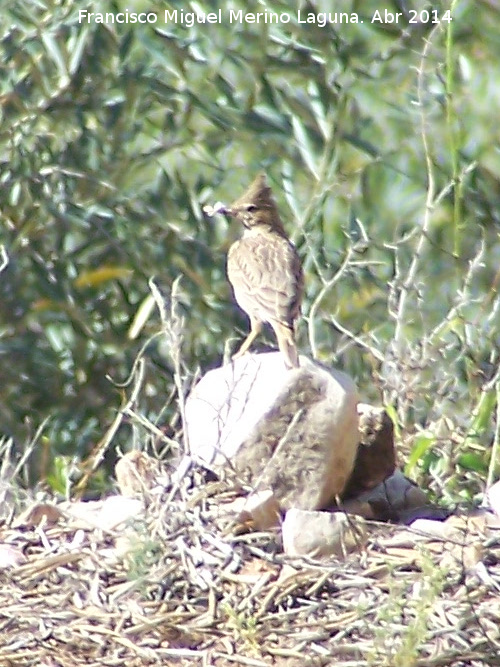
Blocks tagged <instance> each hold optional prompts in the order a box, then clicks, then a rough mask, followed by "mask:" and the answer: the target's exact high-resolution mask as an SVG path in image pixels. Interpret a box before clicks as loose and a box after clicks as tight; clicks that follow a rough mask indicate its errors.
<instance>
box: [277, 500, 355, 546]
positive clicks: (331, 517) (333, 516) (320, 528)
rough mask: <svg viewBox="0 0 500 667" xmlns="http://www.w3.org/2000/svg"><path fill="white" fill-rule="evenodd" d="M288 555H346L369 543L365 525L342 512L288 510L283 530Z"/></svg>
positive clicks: (284, 544)
mask: <svg viewBox="0 0 500 667" xmlns="http://www.w3.org/2000/svg"><path fill="white" fill-rule="evenodd" d="M282 532H283V549H284V551H285V553H286V554H287V555H288V556H309V557H310V558H322V557H325V556H332V555H335V556H345V555H346V554H347V553H349V552H352V551H358V550H360V548H361V546H362V545H363V544H364V542H365V530H364V524H363V523H362V522H361V520H360V519H354V520H353V519H352V518H351V517H347V516H346V515H345V514H342V513H340V512H333V513H332V512H311V511H305V510H299V509H296V508H292V509H290V510H288V512H287V513H286V516H285V520H284V522H283V527H282Z"/></svg>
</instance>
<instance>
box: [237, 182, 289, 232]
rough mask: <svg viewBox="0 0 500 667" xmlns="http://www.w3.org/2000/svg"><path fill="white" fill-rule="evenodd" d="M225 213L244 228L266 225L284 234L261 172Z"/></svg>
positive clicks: (269, 190)
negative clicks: (235, 219)
mask: <svg viewBox="0 0 500 667" xmlns="http://www.w3.org/2000/svg"><path fill="white" fill-rule="evenodd" d="M225 212H226V213H228V214H229V215H232V216H234V217H235V218H237V219H238V220H240V222H242V223H243V225H245V227H248V228H249V227H255V226H257V225H268V226H270V227H271V228H272V229H274V230H275V231H278V232H280V233H281V234H284V233H285V230H284V228H283V223H282V222H281V219H280V216H279V213H278V207H277V206H276V202H275V201H274V198H273V195H272V191H271V188H270V187H269V185H268V184H267V180H266V175H265V174H264V173H263V172H261V173H260V174H258V175H257V177H256V178H255V179H254V180H253V182H252V183H251V184H250V185H249V187H248V188H247V190H246V191H245V192H244V193H243V194H242V195H241V197H238V199H237V200H236V201H234V202H233V203H232V204H231V206H229V207H228V208H227V209H226V211H225Z"/></svg>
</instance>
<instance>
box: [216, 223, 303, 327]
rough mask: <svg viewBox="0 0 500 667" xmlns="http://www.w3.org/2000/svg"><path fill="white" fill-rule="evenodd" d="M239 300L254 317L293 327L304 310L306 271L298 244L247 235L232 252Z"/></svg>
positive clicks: (233, 280) (230, 272)
mask: <svg viewBox="0 0 500 667" xmlns="http://www.w3.org/2000/svg"><path fill="white" fill-rule="evenodd" d="M227 274H228V278H229V281H230V283H231V285H232V286H233V290H234V295H235V298H236V301H237V302H238V304H239V305H240V307H241V308H243V310H244V311H245V312H246V313H247V314H248V315H250V316H252V317H254V318H256V319H258V320H260V321H264V322H273V321H275V322H280V323H282V324H285V325H286V326H287V327H289V328H292V327H293V322H294V320H295V319H296V318H297V317H298V315H299V313H300V304H301V300H302V291H303V274H302V267H301V263H300V259H299V257H298V255H297V252H296V250H295V247H294V246H293V245H292V244H291V243H290V242H289V241H288V240H287V239H286V238H283V237H282V236H279V235H276V234H272V235H271V234H269V235H267V234H266V235H264V234H257V235H255V236H249V237H243V238H242V239H240V240H239V241H236V243H234V244H233V245H232V246H231V248H230V250H229V253H228V260H227Z"/></svg>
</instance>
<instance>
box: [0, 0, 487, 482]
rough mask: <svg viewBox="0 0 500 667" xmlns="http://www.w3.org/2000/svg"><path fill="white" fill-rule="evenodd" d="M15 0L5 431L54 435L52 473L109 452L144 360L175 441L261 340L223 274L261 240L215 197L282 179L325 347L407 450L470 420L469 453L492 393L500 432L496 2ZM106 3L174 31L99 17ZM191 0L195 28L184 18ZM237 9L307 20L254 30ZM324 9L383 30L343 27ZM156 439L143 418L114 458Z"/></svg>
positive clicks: (6, 130) (8, 144) (7, 122)
mask: <svg viewBox="0 0 500 667" xmlns="http://www.w3.org/2000/svg"><path fill="white" fill-rule="evenodd" d="M5 4H6V7H5V8H3V9H2V12H1V15H0V114H1V116H0V208H1V227H0V229H1V231H0V234H1V237H0V244H1V246H2V250H3V255H2V259H3V262H2V263H3V271H2V272H1V273H0V362H1V371H0V373H1V382H0V392H1V393H0V399H1V400H0V416H1V423H0V430H1V432H3V433H5V434H7V435H12V436H14V438H15V440H16V442H18V443H19V444H22V443H23V442H26V441H28V440H29V439H30V438H33V434H34V432H35V431H36V429H37V428H38V427H39V426H40V424H42V423H43V433H42V438H41V439H40V446H41V449H43V450H44V451H45V452H46V453H47V457H46V458H47V461H49V462H50V460H51V458H52V457H53V455H54V453H56V452H59V453H61V452H62V453H65V454H71V455H74V456H76V457H78V458H80V457H83V456H85V455H86V454H87V453H88V452H89V451H90V449H91V448H92V447H93V446H94V445H95V444H96V443H97V442H99V440H100V439H101V438H102V437H103V434H104V433H105V432H106V430H107V429H108V427H109V425H110V424H111V423H112V422H113V420H114V419H115V417H116V414H117V413H118V411H119V410H120V408H121V406H122V405H123V403H124V401H126V400H127V397H128V396H129V392H130V387H128V386H123V383H124V382H125V381H126V380H127V378H128V376H129V374H130V373H131V370H132V368H133V364H134V359H136V357H137V355H138V354H139V353H141V355H142V356H144V358H145V359H146V365H145V367H144V368H145V370H144V376H143V377H142V380H141V382H142V384H141V390H140V391H139V392H138V394H137V397H136V400H135V403H134V409H135V410H136V412H137V413H138V414H139V413H140V414H142V415H143V416H145V417H146V418H147V419H148V420H149V422H150V423H151V424H156V425H157V426H158V428H159V429H163V431H165V430H168V429H167V426H168V424H170V425H172V426H173V427H174V431H175V428H177V426H178V425H179V420H178V419H177V417H176V414H177V411H178V407H177V397H176V394H177V393H178V391H179V390H180V391H186V390H187V389H188V387H189V382H190V378H192V377H193V376H194V374H195V373H196V372H197V371H204V370H206V369H207V368H209V367H212V366H214V365H217V364H219V363H220V362H221V360H222V357H223V354H224V351H225V350H226V348H227V349H231V348H234V347H235V345H236V338H238V337H240V336H241V335H243V333H244V331H245V329H246V326H247V323H246V321H245V318H244V316H243V315H242V314H241V313H240V311H239V310H238V309H237V307H236V306H235V304H234V302H233V299H232V296H231V292H230V289H229V287H228V285H227V281H226V278H225V266H224V265H225V253H226V251H227V248H228V245H229V244H230V243H231V241H232V240H234V238H236V236H237V234H238V231H239V230H237V229H235V228H234V225H232V224H231V223H230V222H229V221H226V220H225V219H224V218H223V217H221V216H219V217H216V218H214V219H208V218H207V217H206V216H205V215H204V213H203V205H204V204H206V203H214V202H215V201H216V200H222V201H225V202H230V201H231V200H232V199H233V198H234V197H236V196H238V195H239V194H240V193H241V192H242V191H243V189H244V188H245V187H246V186H247V185H248V183H249V182H250V180H251V179H253V177H254V176H255V174H256V173H257V172H258V171H262V170H263V171H265V172H266V173H267V175H268V179H269V182H270V184H271V186H272V188H273V191H274V193H275V197H276V199H277V201H278V204H279V207H280V210H281V212H282V215H283V218H284V220H285V224H286V226H287V229H288V230H289V232H290V234H291V236H292V238H293V240H294V242H295V243H296V245H297V248H298V250H299V253H300V255H301V257H302V259H303V263H304V267H305V273H306V294H305V298H304V306H303V315H304V317H303V319H302V321H301V322H300V324H299V328H298V340H299V346H300V348H301V350H302V351H303V352H304V353H306V354H310V355H313V356H314V357H315V358H317V359H319V360H320V361H322V362H324V363H326V364H330V365H331V364H333V365H337V366H340V367H342V368H344V370H346V371H347V372H349V373H351V374H352V375H353V376H354V377H355V378H356V380H357V382H358V385H359V387H360V394H361V396H362V397H363V398H365V399H367V400H372V401H377V402H382V403H384V404H385V405H387V406H388V408H389V409H391V411H392V412H391V414H392V415H393V417H394V419H395V421H396V422H397V424H398V425H399V426H400V428H401V434H402V435H404V434H406V433H408V434H410V433H414V432H415V429H416V427H417V426H419V427H420V428H427V427H429V425H431V424H432V423H433V422H435V421H436V420H437V419H438V418H439V417H446V418H447V419H448V420H449V421H450V422H451V423H452V424H453V428H452V429H451V430H452V431H453V433H454V435H453V438H455V440H453V443H454V445H456V444H457V443H456V432H459V433H460V434H461V435H462V436H463V438H462V440H461V443H458V445H457V446H458V447H459V448H460V447H462V449H463V447H467V446H468V445H464V443H465V442H466V440H467V438H466V436H467V435H469V436H470V433H471V429H472V426H473V423H472V417H471V415H473V416H475V417H477V415H478V411H479V408H480V407H481V406H482V405H483V403H482V401H484V400H485V397H488V398H489V401H487V403H488V406H489V407H488V410H487V413H486V417H487V418H486V419H485V418H484V416H485V413H483V414H482V416H483V423H482V427H481V428H482V430H481V429H480V433H479V432H478V437H479V438H480V437H483V445H485V444H488V443H489V442H490V441H491V439H492V438H493V432H494V426H493V419H488V417H492V416H493V414H494V405H495V400H494V399H492V398H491V397H492V395H493V394H492V392H493V393H494V389H495V386H496V385H495V369H496V366H497V362H498V345H499V325H498V305H499V302H498V296H497V286H498V281H499V277H500V274H499V273H498V264H499V261H498V260H499V255H500V244H499V241H498V231H499V215H500V213H499V211H500V201H499V200H500V151H499V138H500V137H499V132H500V130H499V129H498V127H499V126H498V122H497V115H498V114H497V113H496V111H495V109H498V105H499V103H500V99H499V98H500V92H499V91H500V81H499V79H500V67H499V65H500V62H499V61H500V57H499V54H500V49H499V37H498V35H499V34H500V22H499V20H498V16H497V13H496V10H495V7H494V4H493V3H490V2H487V1H486V0H485V1H482V2H473V1H472V0H470V1H467V0H456V1H448V0H442V1H436V2H435V3H434V5H433V6H432V7H430V6H428V5H426V4H425V3H423V2H418V1H414V2H409V3H408V2H404V3H403V2H398V1H397V0H394V1H389V2H387V3H384V7H381V5H380V3H379V2H376V1H375V0H369V1H367V2H366V1H365V2H361V1H360V0H358V1H356V0H352V1H350V0H341V1H340V2H336V3H331V2H327V0H317V1H311V2H297V3H295V2H293V0H292V1H290V0H289V1H288V2H283V1H281V0H277V1H276V2H272V3H270V2H267V0H262V2H250V3H244V2H243V1H242V0H232V1H231V2H227V3H225V2H224V3H223V2H208V0H207V1H206V2H205V1H204V0H200V1H199V2H193V3H189V4H186V3H176V2H173V3H166V2H161V1H159V0H157V1H156V2H150V3H145V2H140V1H139V0H137V1H135V2H132V1H130V2H127V3H125V2H118V1H116V2H111V1H109V0H90V1H87V2H82V1H80V0H52V1H51V0H36V2H33V0H7V1H6V3H5ZM332 5H335V11H334V12H332V8H331V6H332ZM219 8H220V10H221V12H222V20H221V21H220V22H216V23H207V22H205V23H203V22H198V21H197V20H193V21H192V25H188V22H189V23H191V21H188V20H184V21H182V20H181V10H183V11H184V14H186V13H187V12H194V13H196V14H197V15H201V14H203V13H208V12H212V11H217V10H218V9H219ZM384 8H387V9H388V10H389V12H393V13H394V14H396V13H397V12H399V13H400V16H399V20H398V22H397V23H396V22H392V23H389V22H385V23H383V22H380V21H374V22H372V20H371V19H372V17H373V15H374V12H375V11H376V10H381V9H384ZM82 9H83V10H85V11H86V12H88V13H90V12H94V14H95V13H99V12H100V13H102V14H105V13H106V12H108V13H111V14H115V15H116V14H117V13H118V12H120V11H124V10H125V9H127V10H128V12H129V13H131V12H142V11H147V12H155V14H156V17H157V19H156V21H155V22H151V23H146V24H138V23H130V22H129V23H117V22H111V21H109V20H108V21H106V22H98V21H96V20H95V16H94V18H91V19H90V20H86V19H85V17H84V18H83V20H82V14H81V10H82ZM174 9H177V10H178V20H177V22H175V21H174V20H166V15H165V10H168V12H170V14H169V16H172V14H171V12H173V10H174ZM230 10H233V11H234V12H238V11H239V10H243V13H244V14H248V13H249V12H253V13H255V14H256V13H259V12H260V13H261V14H266V13H267V14H270V13H272V12H274V13H276V14H278V15H279V14H282V15H286V16H285V18H284V19H283V18H282V20H279V21H272V20H271V19H269V16H268V17H267V18H268V19H269V20H268V21H266V20H263V19H262V17H261V20H259V22H255V21H253V22H252V21H245V20H242V21H233V22H231V21H230V20H229V12H230ZM299 10H300V14H299ZM429 10H432V11H429ZM322 12H332V18H334V14H335V12H337V13H340V12H348V13H349V15H350V16H351V15H352V13H354V12H356V13H357V14H358V16H359V19H360V20H362V21H363V22H362V23H357V24H356V23H353V22H351V23H346V22H345V21H344V22H343V23H333V22H332V23H330V22H327V23H326V25H322V24H321V23H322V21H321V16H322ZM436 16H437V17H439V19H442V18H443V19H445V20H437V21H436V20H435V19H436ZM314 17H316V18H315V20H314V21H313V19H314ZM450 17H451V19H452V20H446V18H450ZM184 18H185V17H184ZM307 18H309V22H303V21H304V20H305V19H307ZM412 18H413V19H415V20H414V22H410V21H411V19H412ZM151 279H154V284H155V285H157V286H158V288H159V291H160V293H161V294H162V295H163V298H164V299H165V303H166V304H167V310H168V309H169V308H170V307H171V306H172V308H173V310H174V311H175V317H176V318H178V319H177V320H176V321H177V324H178V326H177V327H176V328H175V335H176V336H177V340H176V341H173V340H172V337H170V339H169V340H166V339H165V338H164V337H162V336H161V335H158V334H159V332H160V333H161V330H162V326H161V322H160V318H159V316H158V313H157V310H154V309H153V310H151V311H150V310H145V309H144V304H145V303H148V301H147V300H148V299H149V298H150V297H149V295H150V293H151V286H150V282H149V281H150V280H151ZM173 287H174V288H175V289H174V292H175V294H174V297H175V298H174V302H172V289H173ZM138 320H139V321H140V326H137V323H138ZM132 330H134V335H131V331H132ZM267 340H268V343H270V344H273V339H272V336H270V335H269V337H268V339H267ZM172 346H174V347H176V349H177V350H180V353H181V354H180V361H179V358H178V359H177V363H174V361H175V360H174V361H173V355H172V354H171V353H172ZM174 356H175V355H174ZM176 373H177V376H179V374H180V375H181V379H182V382H179V381H177V384H176V382H175V377H174V376H175V374H176ZM177 380H179V377H177ZM44 420H47V421H44ZM149 435H150V434H149ZM146 436H148V433H147V429H145V430H144V431H140V429H139V432H138V431H137V426H136V424H131V423H130V420H128V421H126V420H123V421H122V422H121V424H120V428H119V429H118V430H117V433H116V434H115V437H114V440H113V445H120V446H122V447H124V448H125V447H127V446H130V444H131V442H132V440H133V439H134V438H138V439H139V440H144V438H146ZM148 437H149V436H148ZM450 437H451V436H450ZM453 438H451V440H452V439H453ZM451 440H449V441H447V445H446V446H448V445H449V444H450V442H451ZM426 442H427V441H426ZM453 443H452V444H453ZM134 444H136V445H137V444H140V443H137V442H135V443H134ZM432 444H433V447H434V449H436V448H437V450H439V447H440V446H441V445H442V446H443V447H444V446H445V445H444V444H442V443H441V445H440V442H438V441H436V440H433V441H432ZM424 450H425V445H424V447H423V449H422V450H421V453H423V452H424ZM483 454H484V451H483V450H482V451H481V455H483ZM447 460H448V462H451V463H453V461H454V459H452V458H450V457H448V459H447ZM431 463H432V461H431ZM485 463H488V461H485ZM47 465H48V464H47ZM429 466H430V463H429V462H428V468H429ZM429 470H430V468H429V469H428V470H427V472H429Z"/></svg>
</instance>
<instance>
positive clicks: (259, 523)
mask: <svg viewBox="0 0 500 667" xmlns="http://www.w3.org/2000/svg"><path fill="white" fill-rule="evenodd" d="M239 520H240V521H241V522H242V523H246V522H247V521H251V522H252V524H253V528H254V529H255V530H268V529H269V528H274V527H276V526H279V521H280V505H279V502H278V501H277V500H276V497H275V496H274V493H273V492H272V491H270V490H269V489H266V490H264V491H257V492H256V493H252V494H251V495H250V496H248V498H246V500H245V504H244V505H243V509H242V510H241V512H240V515H239Z"/></svg>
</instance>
